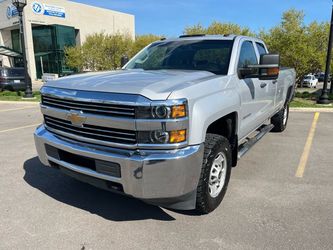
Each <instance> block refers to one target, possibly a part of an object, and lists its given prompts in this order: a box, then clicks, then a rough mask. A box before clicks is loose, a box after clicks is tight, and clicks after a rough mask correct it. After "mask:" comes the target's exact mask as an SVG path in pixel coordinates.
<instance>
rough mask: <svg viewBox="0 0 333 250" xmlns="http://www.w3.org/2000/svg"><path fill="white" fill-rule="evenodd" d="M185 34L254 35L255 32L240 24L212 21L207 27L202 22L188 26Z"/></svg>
mask: <svg viewBox="0 0 333 250" xmlns="http://www.w3.org/2000/svg"><path fill="white" fill-rule="evenodd" d="M184 34H186V35H193V34H208V35H224V34H235V35H245V36H253V35H254V33H252V32H251V31H250V29H249V28H246V27H241V26H240V25H238V24H233V23H220V22H217V21H214V22H212V23H211V24H210V25H209V26H208V27H207V28H205V27H203V26H202V25H201V24H196V25H193V26H188V27H186V28H185V30H184Z"/></svg>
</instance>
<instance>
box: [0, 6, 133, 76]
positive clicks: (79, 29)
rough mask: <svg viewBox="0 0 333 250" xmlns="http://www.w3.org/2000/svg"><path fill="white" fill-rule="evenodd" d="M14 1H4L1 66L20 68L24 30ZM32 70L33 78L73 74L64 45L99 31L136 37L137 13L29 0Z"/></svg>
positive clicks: (27, 18)
mask: <svg viewBox="0 0 333 250" xmlns="http://www.w3.org/2000/svg"><path fill="white" fill-rule="evenodd" d="M17 14H18V13H17V10H16V9H15V7H14V6H13V5H12V1H11V0H4V1H1V0H0V66H7V67H20V66H22V65H23V62H22V58H21V56H20V52H21V45H20V30H19V20H18V16H17ZM23 26H24V37H25V45H26V54H27V62H28V70H29V73H30V76H31V79H33V80H34V79H40V78H41V76H42V74H43V73H56V74H59V75H60V76H62V75H66V74H70V73H71V72H72V70H71V69H69V68H67V67H66V65H65V63H64V47H66V46H75V45H82V43H83V42H84V41H85V39H86V37H87V35H90V34H93V33H96V32H105V33H107V34H114V33H121V34H127V35H130V36H131V37H133V39H134V37H135V20H134V16H133V15H130V14H126V13H121V12H117V11H113V10H109V9H102V8H97V7H93V6H89V5H85V4H80V3H76V2H72V1H67V0H37V1H34V0H32V1H31V0H27V6H26V7H25V9H24V15H23Z"/></svg>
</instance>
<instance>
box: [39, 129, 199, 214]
mask: <svg viewBox="0 0 333 250" xmlns="http://www.w3.org/2000/svg"><path fill="white" fill-rule="evenodd" d="M34 137H35V144H36V148H37V152H38V156H39V159H40V160H41V162H42V163H43V164H44V165H46V166H51V165H54V164H56V165H57V166H59V167H61V168H62V169H64V170H65V171H63V172H65V173H68V174H69V175H71V176H73V177H75V178H77V179H80V180H82V181H85V182H88V183H90V184H93V185H95V186H100V187H103V185H100V184H102V183H103V182H104V183H105V182H112V183H118V184H120V185H121V186H122V190H123V192H124V194H126V195H130V196H133V197H136V198H139V199H142V200H145V201H147V202H149V203H153V204H157V205H163V206H166V207H171V208H175V209H193V208H195V192H196V188H197V185H198V181H199V177H200V173H201V164H202V159H203V145H196V146H188V147H186V148H183V149H177V150H124V149H115V148H108V147H98V146H93V145H90V144H86V143H79V142H75V141H70V140H67V139H64V138H61V137H59V136H56V135H54V134H52V133H50V132H49V131H47V130H46V129H45V127H44V125H41V126H40V127H38V128H37V130H36V131H35V134H34ZM45 145H49V146H52V147H54V148H56V149H59V150H62V151H65V152H69V153H71V154H75V155H79V156H82V157H88V158H91V159H96V160H101V161H105V162H112V163H116V164H119V166H120V170H121V177H114V176H110V175H107V174H103V173H99V172H96V171H94V170H92V169H89V168H85V167H82V166H79V165H74V164H71V163H69V162H66V161H63V160H59V159H56V158H54V157H52V156H50V155H49V154H48V153H47V150H46V147H45ZM98 183H99V184H98ZM104 186H105V187H107V185H104Z"/></svg>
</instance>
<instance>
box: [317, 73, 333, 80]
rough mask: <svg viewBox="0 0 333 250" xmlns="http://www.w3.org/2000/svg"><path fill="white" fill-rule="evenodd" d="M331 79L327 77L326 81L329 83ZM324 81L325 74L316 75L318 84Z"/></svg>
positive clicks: (330, 76)
mask: <svg viewBox="0 0 333 250" xmlns="http://www.w3.org/2000/svg"><path fill="white" fill-rule="evenodd" d="M331 78H332V75H329V76H328V81H329V82H330V81H331ZM324 80H325V73H320V74H318V81H319V82H324Z"/></svg>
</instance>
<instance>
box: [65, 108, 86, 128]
mask: <svg viewBox="0 0 333 250" xmlns="http://www.w3.org/2000/svg"><path fill="white" fill-rule="evenodd" d="M67 120H68V121H70V122H71V123H72V124H73V125H74V126H76V127H82V126H83V124H84V122H85V121H86V120H87V117H85V116H84V115H83V113H82V111H76V110H70V111H69V114H67Z"/></svg>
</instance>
